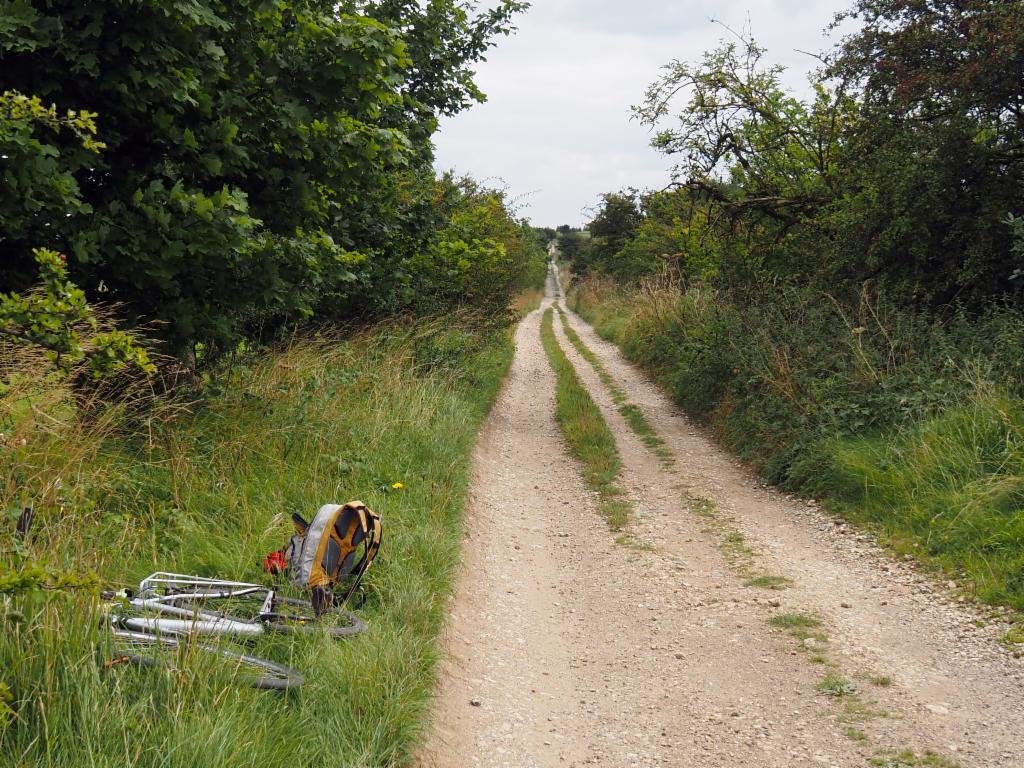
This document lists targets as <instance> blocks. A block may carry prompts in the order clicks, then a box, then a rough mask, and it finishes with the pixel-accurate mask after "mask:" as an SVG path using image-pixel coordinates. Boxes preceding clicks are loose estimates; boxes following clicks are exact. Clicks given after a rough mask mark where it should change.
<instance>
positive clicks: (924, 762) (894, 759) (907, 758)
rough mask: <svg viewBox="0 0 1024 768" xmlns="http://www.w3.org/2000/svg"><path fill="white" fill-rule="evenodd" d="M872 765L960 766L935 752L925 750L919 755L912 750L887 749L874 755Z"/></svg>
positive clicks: (906, 767) (894, 767)
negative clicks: (876, 755)
mask: <svg viewBox="0 0 1024 768" xmlns="http://www.w3.org/2000/svg"><path fill="white" fill-rule="evenodd" d="M871 765H873V766H877V768H959V765H958V764H957V763H955V762H953V761H952V760H950V759H949V758H946V757H943V756H942V755H939V754H937V753H935V752H925V753H924V755H922V756H921V757H918V756H917V755H916V754H915V753H914V752H913V751H912V750H909V749H904V750H887V751H885V752H882V753H881V754H879V756H878V757H874V758H872V760H871Z"/></svg>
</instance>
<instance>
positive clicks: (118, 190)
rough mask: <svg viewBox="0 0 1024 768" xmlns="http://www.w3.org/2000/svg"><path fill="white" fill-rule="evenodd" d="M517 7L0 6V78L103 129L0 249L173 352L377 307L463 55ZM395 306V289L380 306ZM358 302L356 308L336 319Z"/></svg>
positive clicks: (425, 231)
mask: <svg viewBox="0 0 1024 768" xmlns="http://www.w3.org/2000/svg"><path fill="white" fill-rule="evenodd" d="M522 7H524V6H523V4H521V3H515V2H506V3H503V4H501V5H500V6H499V7H498V8H497V9H495V10H493V11H487V12H483V13H480V14H474V13H473V6H472V4H467V3H461V2H445V1H442V0H432V1H431V2H429V3H427V4H425V5H424V4H420V3H417V2H392V1H389V0H383V1H381V2H358V1H356V0H351V1H350V2H343V3H341V4H338V3H335V2H333V1H328V0H239V1H238V2H226V0H167V1H165V0H131V1H129V0H115V1H114V2H109V3H94V4H82V3H78V2H72V1H71V0H53V1H52V2H46V3H42V2H39V3H29V2H25V1H24V0H0V18H3V23H2V24H0V65H2V66H3V68H4V75H5V82H7V83H10V85H11V87H14V88H18V89H20V90H21V91H22V92H25V93H34V94H38V95H39V96H40V98H41V99H42V100H43V101H44V102H45V103H51V102H53V103H57V104H61V105H66V106H69V107H71V108H73V109H76V110H78V109H89V110H90V111H95V112H97V113H99V114H100V115H102V118H101V119H102V123H101V131H102V134H103V137H104V141H105V143H106V145H107V150H106V151H105V152H103V153H102V155H99V156H94V157H91V158H88V159H82V158H80V157H79V154H80V148H77V147H76V146H75V145H74V144H73V142H71V141H70V139H69V138H68V137H66V136H64V137H60V136H58V137H55V138H54V140H53V141H52V142H51V144H52V145H53V147H54V150H55V151H56V153H57V155H58V156H59V157H60V159H61V162H62V164H63V165H64V167H66V168H67V169H68V172H69V173H70V174H71V176H72V179H73V181H74V183H75V184H76V185H77V187H78V188H79V190H80V199H81V207H80V208H79V209H77V210H70V211H68V213H70V214H71V215H70V216H67V215H60V216H40V215H33V216H29V217H27V218H25V219H24V220H23V225H24V226H22V227H21V228H20V229H18V230H12V232H13V235H9V236H8V238H7V239H6V240H5V241H3V243H2V244H0V248H2V253H0V256H2V257H3V262H2V264H0V279H2V280H3V282H4V284H5V285H10V286H11V287H21V286H23V285H25V284H26V283H27V281H29V280H30V279H31V275H32V272H33V269H32V263H31V261H30V260H29V259H28V258H27V254H28V253H30V251H31V248H32V247H35V246H36V245H46V246H49V247H52V248H54V249H58V250H61V251H63V252H65V253H67V254H68V257H69V268H70V271H71V274H72V277H73V278H75V280H76V281H77V282H79V284H81V285H83V286H84V287H85V288H86V289H87V292H88V293H89V295H90V297H93V298H95V297H100V296H102V298H103V299H105V300H110V301H115V302H117V303H118V304H119V305H120V306H121V307H122V311H123V312H124V313H125V316H126V317H127V319H129V320H130V321H133V322H150V321H154V320H155V321H158V322H157V323H156V325H155V326H153V327H155V328H156V330H157V333H159V334H160V335H161V336H162V337H163V338H164V339H166V340H167V341H168V342H169V345H170V349H171V351H172V352H174V353H175V354H177V355H179V356H181V357H184V358H190V357H192V351H193V350H194V349H195V348H196V345H197V344H199V343H202V344H203V345H204V348H205V350H206V352H207V354H213V353H215V352H216V351H218V350H225V349H230V348H231V347H232V346H233V345H234V344H235V343H236V342H237V341H238V340H239V339H241V338H245V337H250V336H264V335H267V334H268V333H272V332H273V331H274V330H275V329H276V328H278V327H279V326H280V325H282V324H284V323H288V322H292V321H295V320H297V319H301V318H303V317H308V316H309V315H311V314H313V313H315V312H317V311H318V310H321V309H322V308H324V307H329V308H332V309H333V308H348V311H361V312H365V308H366V307H367V306H371V307H373V306H393V305H394V302H393V301H390V300H389V299H382V300H380V301H374V302H370V303H369V305H368V304H367V302H365V301H362V302H357V301H356V300H355V299H356V297H357V296H361V295H366V294H367V293H370V294H374V293H379V292H388V291H391V290H398V291H400V290H401V288H402V286H403V285H405V283H406V281H405V280H404V278H402V277H399V279H398V280H392V279H391V278H390V277H389V276H390V275H394V274H399V275H401V273H402V272H403V270H404V269H405V268H406V265H407V263H408V260H409V259H410V258H411V257H412V255H413V253H414V252H415V250H414V249H415V248H416V247H418V246H419V245H421V244H422V243H423V242H425V241H427V240H429V239H430V237H431V232H432V230H431V229H430V227H432V226H436V225H438V224H437V222H436V218H437V217H436V216H435V215H434V214H433V213H431V212H430V210H429V208H430V200H431V198H430V196H429V195H430V193H431V186H432V184H431V182H432V177H431V178H427V175H428V172H429V168H430V158H431V152H432V149H431V147H430V143H429V137H430V134H431V133H432V132H433V130H434V128H435V127H436V116H437V115H438V114H449V113H452V112H455V111H458V110H459V109H461V108H463V107H464V106H466V104H468V103H470V102H471V101H472V100H474V99H479V98H482V94H480V93H479V91H477V90H476V89H475V87H474V86H473V85H472V82H473V81H472V70H471V65H472V63H473V62H475V61H477V60H479V59H480V58H481V57H482V56H483V53H484V51H486V49H487V47H488V46H489V45H490V44H491V41H492V39H493V36H494V35H496V34H501V33H507V32H508V31H509V30H510V29H511V27H510V21H509V20H510V19H511V17H512V16H513V15H514V14H515V13H516V12H517V11H518V10H520V9H521V8H522ZM391 298H393V297H391ZM357 304H358V305H359V306H358V308H357V309H354V307H355V305H357Z"/></svg>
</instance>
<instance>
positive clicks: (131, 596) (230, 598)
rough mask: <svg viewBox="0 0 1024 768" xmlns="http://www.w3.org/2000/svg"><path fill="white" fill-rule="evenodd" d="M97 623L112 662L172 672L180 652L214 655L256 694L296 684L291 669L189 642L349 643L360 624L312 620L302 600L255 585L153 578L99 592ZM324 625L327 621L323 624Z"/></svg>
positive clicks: (346, 616)
mask: <svg viewBox="0 0 1024 768" xmlns="http://www.w3.org/2000/svg"><path fill="white" fill-rule="evenodd" d="M103 597H104V599H105V601H106V603H105V606H104V608H105V614H106V615H105V622H106V623H107V624H109V625H110V627H111V629H112V632H113V636H114V645H115V649H116V652H117V654H118V655H117V656H115V659H114V663H113V664H110V663H109V662H108V663H107V664H105V665H104V666H105V668H109V667H110V666H114V665H116V664H119V663H133V664H135V665H141V666H157V665H161V666H173V665H174V658H173V657H174V656H176V655H179V653H180V651H181V650H182V649H184V648H188V649H194V650H197V651H202V652H209V653H215V654H217V655H219V656H221V657H223V658H226V659H228V660H230V661H232V662H233V663H235V664H236V665H237V666H238V667H239V668H240V669H242V668H244V669H245V670H246V671H245V672H243V673H242V678H243V679H244V681H245V682H247V683H249V684H250V685H253V686H254V687H256V688H263V689H271V690H286V689H288V688H293V687H296V686H298V685H301V684H302V682H303V677H302V675H301V674H299V673H298V672H297V671H296V670H294V669H291V668H290V667H286V666H284V665H281V664H277V663H276V662H272V661H268V660H266V659H260V658H257V657H255V656H250V655H248V654H244V653H239V652H238V651H235V650H232V649H229V648H221V647H217V646H212V645H206V644H202V643H194V642H191V640H190V639H191V638H195V637H230V638H233V639H235V638H252V637H258V636H260V635H263V634H267V633H283V634H297V633H306V632H324V633H326V634H328V635H329V636H331V637H349V636H352V635H357V634H360V633H362V632H364V631H366V622H364V621H363V620H362V619H360V618H359V617H357V616H356V615H354V614H353V613H351V612H349V611H344V610H336V611H330V612H328V613H325V614H324V615H323V616H321V617H320V618H318V617H317V616H316V613H315V611H314V610H313V606H312V604H311V603H310V602H309V601H307V600H300V599H297V598H292V597H287V596H283V595H280V594H278V593H277V590H275V589H273V588H270V587H266V586H263V585H260V584H250V583H247V582H239V581H226V580H222V579H210V578H205V577H202V576H188V575H184V574H177V573H166V572H157V573H154V574H151V575H150V576H147V577H146V578H145V579H143V580H142V582H141V583H140V584H139V589H138V591H137V592H129V591H127V590H126V591H123V592H121V593H116V594H115V593H113V592H105V593H103ZM324 619H327V620H328V623H325V621H324Z"/></svg>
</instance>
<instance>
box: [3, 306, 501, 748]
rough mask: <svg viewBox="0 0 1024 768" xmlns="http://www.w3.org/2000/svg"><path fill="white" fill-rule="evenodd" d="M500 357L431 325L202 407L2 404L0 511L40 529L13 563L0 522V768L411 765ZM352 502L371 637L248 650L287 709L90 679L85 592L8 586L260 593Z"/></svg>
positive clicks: (205, 399) (169, 678) (93, 669)
mask: <svg viewBox="0 0 1024 768" xmlns="http://www.w3.org/2000/svg"><path fill="white" fill-rule="evenodd" d="M511 356H512V345H511V342H510V339H509V337H508V335H507V334H505V333H491V334H479V333H477V332H471V331H467V330H461V329H460V328H459V327H457V326H452V324H451V323H444V324H440V323H439V324H437V325H436V326H435V327H432V328H429V329H425V330H424V329H423V328H422V327H419V328H418V329H417V330H411V329H408V328H395V327H385V328H381V329H378V330H376V331H375V332H372V333H366V334H363V335H360V336H359V337H357V338H354V339H350V340H347V341H344V342H340V341H322V340H321V341H316V342H314V341H307V342H297V343H295V344H293V345H291V346H290V347H289V348H288V349H284V350H281V351H279V352H276V353H274V354H260V355H253V356H251V357H248V358H245V359H241V360H237V361H235V362H234V364H233V365H232V366H231V367H226V368H224V369H223V370H221V371H219V372H217V373H215V374H213V375H211V376H210V377H209V380H208V381H207V382H206V383H205V386H204V388H203V394H202V396H201V398H199V399H198V400H197V401H195V402H191V403H185V402H182V401H173V400H167V399H161V400H160V401H157V402H150V403H148V404H147V408H146V409H142V408H138V407H135V408H131V407H126V406H121V407H108V408H103V409H94V410H93V411H92V414H91V417H90V418H89V419H88V420H86V419H79V418H76V417H75V415H74V410H73V409H72V408H71V406H70V402H71V400H70V398H71V394H70V393H69V392H68V391H67V390H66V389H64V388H63V387H61V386H60V385H57V384H54V383H53V382H49V381H45V380H39V379H33V378H31V377H28V376H25V377H22V378H21V379H20V380H19V384H18V386H17V387H9V388H7V389H6V390H5V391H3V392H2V393H0V420H2V421H3V424H2V425H0V431H2V432H3V444H2V445H0V500H2V504H3V506H2V507H0V509H4V510H8V511H9V512H13V511H16V510H18V509H20V508H21V507H22V506H23V505H26V504H32V505H33V506H34V507H35V508H36V511H37V512H36V514H37V519H36V526H35V529H34V534H33V537H32V539H31V541H30V544H29V546H28V548H27V549H26V548H25V547H23V546H21V545H19V544H17V542H16V541H15V540H14V539H13V537H12V536H11V530H12V528H13V525H12V524H10V523H9V522H8V521H7V520H6V519H5V520H2V521H0V552H2V554H0V622H2V631H0V703H2V705H0V764H2V765H11V766H30V765H31V766H67V767H68V768H72V767H75V768H77V767H78V766H84V765H90V766H110V767H111V768H113V767H114V766H161V767H167V768H171V767H180V768H207V767H208V768H225V767H226V766H251V765H286V764H297V765H321V764H332V765H341V766H377V765H380V766H383V765H401V764H403V763H405V762H406V761H407V759H408V756H409V755H410V752H411V750H412V749H413V748H414V746H415V745H416V743H417V740H418V739H419V737H420V735H421V732H422V729H423V726H424V722H425V716H426V714H427V711H428V705H429V698H430V691H431V689H432V685H433V676H434V668H435V664H436V662H437V660H438V653H439V651H438V647H437V643H436V640H437V635H438V632H439V629H440V626H441V622H442V618H443V612H444V606H445V600H446V597H447V596H448V594H449V593H450V591H451V589H452V586H453V580H454V574H455V567H456V564H457V561H458V558H459V543H460V529H461V515H462V509H463V498H464V495H465V490H466V485H467V480H468V464H469V455H470V451H471V448H472V446H473V443H474V440H475V435H476V431H477V428H478V426H479V424H480V422H481V420H482V419H483V417H484V415H485V414H486V412H487V411H488V409H489V408H490V405H491V403H492V401H493V399H494V397H495V395H496V393H497V391H498V389H499V387H500V383H501V380H502V378H503V377H504V374H505V372H506V370H507V366H508V364H509V362H510V360H511ZM394 483H401V484H402V486H403V487H402V488H401V489H399V490H395V489H393V488H392V485H393V484H394ZM353 498H360V499H362V500H364V501H366V502H367V503H368V504H370V506H372V507H374V508H375V509H376V510H378V511H379V512H380V513H381V514H382V516H383V519H384V525H385V529H384V530H385V541H384V546H383V549H382V551H381V556H380V558H379V560H378V563H377V564H376V565H375V566H374V568H373V570H372V571H371V573H370V577H369V584H368V598H367V603H366V605H365V607H364V608H363V609H361V614H362V615H363V616H364V617H365V618H366V620H367V621H368V622H369V626H370V630H369V632H368V633H367V634H366V635H364V636H361V637H359V638H356V639H353V640H349V641H342V642H338V641H333V640H330V639H327V638H324V637H321V636H313V637H303V638H282V637H276V638H273V637H272V638H268V639H266V640H263V639H261V640H260V641H259V642H255V643H252V644H249V645H248V646H247V647H248V648H250V649H251V652H252V653H254V654H255V655H258V656H264V657H267V658H272V659H275V660H278V661H280V662H283V663H286V664H291V665H292V666H295V667H296V668H298V669H299V670H300V671H302V672H303V673H304V674H305V675H306V684H305V685H304V686H303V687H302V688H301V689H299V690H298V691H297V692H296V693H294V694H291V693H289V694H288V695H287V696H283V695H278V694H273V693H267V692H261V691H254V690H251V689H248V688H244V687H239V686H236V685H233V684H232V683H231V681H230V679H227V678H226V677H225V675H223V674H211V673H210V670H209V669H207V668H204V666H203V665H202V664H201V663H199V662H197V663H195V664H187V665H186V666H185V668H184V669H183V670H181V671H180V672H175V673H171V672H167V671H159V670H134V669H130V668H118V669H116V670H112V671H110V672H107V673H101V672H100V669H99V661H100V660H101V659H102V658H104V642H105V641H104V633H103V632H102V631H100V630H99V629H98V628H97V623H98V622H97V613H96V597H95V592H94V591H93V590H90V589H82V590H76V591H60V590H56V591H52V590H51V591H34V592H27V593H26V592H24V591H23V592H21V593H18V594H14V590H13V588H12V587H11V582H12V579H11V577H12V575H16V574H17V573H19V572H21V573H25V572H27V570H26V569H27V568H28V566H29V565H30V564H33V563H35V564H39V563H45V566H46V567H47V568H49V569H50V570H51V571H54V572H59V573H71V574H82V573H86V572H93V573H95V574H97V576H98V580H99V581H100V582H101V583H102V584H104V585H112V586H119V585H130V584H132V583H135V582H137V580H138V579H139V578H140V577H141V576H144V575H145V574H147V573H149V572H151V571H153V570H157V569H167V570H177V571H181V572H186V573H197V574H205V575H220V576H225V577H232V578H238V579H245V580H255V581H261V580H263V579H264V578H265V575H264V574H263V573H262V570H261V567H260V563H261V561H262V557H263V555H264V554H265V553H266V552H268V551H270V550H272V549H276V548H278V547H280V546H281V545H282V544H283V543H284V542H285V540H286V538H287V536H288V535H289V528H290V525H289V524H288V516H289V514H290V513H291V512H293V511H295V512H301V513H303V514H305V515H307V516H308V515H310V514H311V513H312V512H314V511H315V510H316V509H317V508H318V507H319V506H320V505H321V504H323V503H326V502H330V501H344V500H348V499H353ZM5 577H6V578H5ZM5 585H6V589H7V591H8V594H7V595H6V596H5V595H4V594H3V592H4V589H5Z"/></svg>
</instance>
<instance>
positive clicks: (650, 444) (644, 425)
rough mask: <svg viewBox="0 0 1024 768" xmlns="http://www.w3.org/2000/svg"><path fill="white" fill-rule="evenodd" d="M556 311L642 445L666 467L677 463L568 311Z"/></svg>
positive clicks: (566, 330) (582, 355)
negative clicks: (578, 330) (582, 336)
mask: <svg viewBox="0 0 1024 768" xmlns="http://www.w3.org/2000/svg"><path fill="white" fill-rule="evenodd" d="M555 308H556V309H557V310H558V314H559V315H560V316H561V318H562V329H563V330H564V331H565V335H566V338H568V339H569V341H570V342H571V343H572V345H573V346H574V347H575V348H576V351H577V352H579V353H580V356H581V357H582V358H583V359H584V360H586V361H587V362H588V363H590V365H591V367H593V369H594V371H595V372H596V373H597V377H598V378H599V379H600V380H601V383H602V384H604V385H605V387H607V388H608V391H609V392H610V393H611V396H612V402H614V403H615V407H616V408H618V409H619V413H621V414H622V418H624V419H625V420H626V423H627V424H629V426H630V428H631V429H632V430H633V431H634V432H635V433H636V435H637V437H639V438H640V440H641V441H642V442H643V444H644V445H646V446H647V448H649V449H650V451H651V452H652V453H653V454H654V455H655V456H657V457H658V459H659V461H661V463H662V465H664V466H666V467H670V466H672V464H674V463H675V458H674V457H673V455H672V451H670V450H669V448H668V446H667V445H666V444H665V441H664V440H663V439H662V438H661V435H659V434H658V433H657V431H656V430H655V429H654V427H653V426H651V423H650V422H649V421H648V420H647V417H646V416H644V412H643V411H641V410H640V408H639V407H638V406H636V405H635V404H633V403H631V402H629V398H628V397H627V395H626V392H625V390H623V389H622V387H620V386H619V385H618V384H616V383H615V379H613V378H612V376H611V374H610V373H608V369H607V368H605V367H604V363H602V362H601V360H600V359H599V358H598V356H597V355H595V354H594V352H593V351H592V350H591V349H590V347H588V346H587V345H586V343H584V341H583V339H581V338H580V335H579V334H578V333H576V331H575V330H573V328H572V326H571V325H569V319H568V317H566V314H565V311H564V310H563V309H562V306H561V305H560V304H556V305H555Z"/></svg>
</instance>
